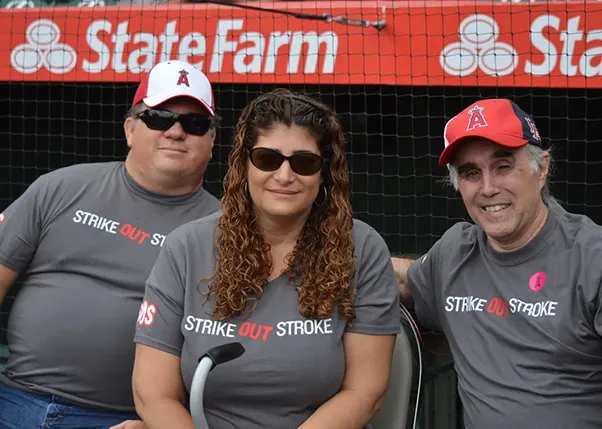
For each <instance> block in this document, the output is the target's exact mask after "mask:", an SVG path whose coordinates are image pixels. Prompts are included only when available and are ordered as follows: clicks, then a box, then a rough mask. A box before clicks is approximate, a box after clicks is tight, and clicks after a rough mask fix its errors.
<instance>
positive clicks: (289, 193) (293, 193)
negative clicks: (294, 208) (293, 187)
mask: <svg viewBox="0 0 602 429" xmlns="http://www.w3.org/2000/svg"><path fill="white" fill-rule="evenodd" d="M270 192H273V193H274V194H278V195H295V194H297V192H291V191H274V190H271V191H270Z"/></svg>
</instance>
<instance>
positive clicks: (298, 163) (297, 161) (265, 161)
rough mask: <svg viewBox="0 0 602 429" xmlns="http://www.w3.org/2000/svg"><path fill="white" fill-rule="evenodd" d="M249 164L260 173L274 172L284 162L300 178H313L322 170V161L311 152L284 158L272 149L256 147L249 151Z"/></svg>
mask: <svg viewBox="0 0 602 429" xmlns="http://www.w3.org/2000/svg"><path fill="white" fill-rule="evenodd" d="M249 158H250V159H251V163H252V164H253V165H254V166H255V167H257V168H258V169H259V170H261V171H276V170H278V169H279V168H280V166H281V165H282V163H283V162H284V161H285V160H286V161H288V162H289V164H290V166H291V169H292V170H293V171H294V172H295V173H297V174H299V175H301V176H313V175H314V174H316V173H317V172H318V171H320V170H321V169H322V165H323V164H324V159H323V158H322V157H321V156H320V155H317V154H315V153H312V152H300V153H296V154H294V155H292V156H284V155H282V154H281V153H280V152H278V151H276V150H274V149H268V148H267V147H256V148H253V149H251V150H250V151H249Z"/></svg>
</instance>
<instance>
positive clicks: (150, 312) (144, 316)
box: [137, 299, 157, 326]
mask: <svg viewBox="0 0 602 429" xmlns="http://www.w3.org/2000/svg"><path fill="white" fill-rule="evenodd" d="M156 313H157V307H156V306H155V304H152V303H150V302H148V301H147V300H146V299H145V300H144V301H143V302H142V305H141V306H140V311H139V312H138V321H137V323H138V325H140V326H151V325H152V324H153V322H154V321H155V314H156Z"/></svg>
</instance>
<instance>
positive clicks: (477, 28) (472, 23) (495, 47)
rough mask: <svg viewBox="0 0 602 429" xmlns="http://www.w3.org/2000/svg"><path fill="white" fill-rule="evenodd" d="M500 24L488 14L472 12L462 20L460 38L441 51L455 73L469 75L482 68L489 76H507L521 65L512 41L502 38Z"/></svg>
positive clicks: (444, 63) (443, 60) (449, 70)
mask: <svg viewBox="0 0 602 429" xmlns="http://www.w3.org/2000/svg"><path fill="white" fill-rule="evenodd" d="M499 32H500V29H499V26H498V24H497V22H495V20H494V19H493V18H491V17H490V16H488V15H483V14H476V15H471V16H469V17H468V18H466V19H464V20H463V21H462V22H461V23H460V27H459V28H458V34H459V35H460V41H459V42H455V43H451V44H449V45H447V46H446V47H445V48H443V50H442V51H441V54H440V56H439V62H440V63H441V67H442V68H443V70H445V72H446V73H448V74H450V75H452V76H468V75H470V74H472V73H474V71H475V70H476V69H477V67H478V68H480V69H481V71H482V72H483V73H486V74H488V75H489V76H507V75H509V74H511V73H512V72H513V71H514V70H515V69H516V67H517V66H518V53H517V52H516V50H515V49H514V47H513V46H512V45H509V44H508V43H504V42H498V37H499Z"/></svg>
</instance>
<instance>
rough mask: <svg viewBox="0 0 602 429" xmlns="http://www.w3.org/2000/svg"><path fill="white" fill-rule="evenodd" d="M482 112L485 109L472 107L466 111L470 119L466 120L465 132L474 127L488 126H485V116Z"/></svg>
mask: <svg viewBox="0 0 602 429" xmlns="http://www.w3.org/2000/svg"><path fill="white" fill-rule="evenodd" d="M483 110H485V108H483V107H479V106H474V107H473V108H472V109H470V110H469V111H468V113H469V114H470V118H468V126H467V127H466V131H470V130H473V129H475V128H476V127H488V126H489V125H488V124H487V121H486V120H485V116H484V115H483Z"/></svg>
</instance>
